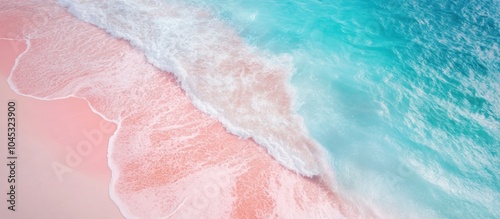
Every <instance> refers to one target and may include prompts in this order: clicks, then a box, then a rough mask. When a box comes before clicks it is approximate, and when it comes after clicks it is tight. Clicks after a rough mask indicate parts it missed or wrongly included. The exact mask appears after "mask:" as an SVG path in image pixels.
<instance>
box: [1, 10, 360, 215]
mask: <svg viewBox="0 0 500 219" xmlns="http://www.w3.org/2000/svg"><path fill="white" fill-rule="evenodd" d="M1 4H8V3H1ZM47 8H48V9H50V11H51V12H52V13H54V14H55V16H53V17H52V18H51V19H48V20H47V22H46V23H45V26H44V28H43V29H41V28H40V29H35V30H34V31H32V32H33V34H32V35H30V36H32V37H31V38H32V39H31V40H30V41H29V43H30V45H31V47H30V48H29V50H28V51H27V52H26V53H25V54H24V55H23V57H22V58H21V59H20V62H19V65H18V66H17V69H16V71H15V72H14V73H13V74H12V75H11V78H10V81H11V85H12V86H13V87H14V88H15V89H16V90H17V92H19V93H22V94H25V95H30V96H33V97H35V98H41V99H58V98H64V97H68V96H75V97H79V98H84V99H86V100H87V101H88V102H89V103H90V105H91V106H92V107H93V110H94V111H96V112H98V113H99V114H100V115H101V116H103V117H104V118H106V119H107V120H109V121H113V122H115V123H117V124H118V129H117V131H116V132H115V135H114V136H113V137H112V138H111V142H110V145H109V147H110V149H109V151H108V152H109V154H108V157H109V159H110V160H109V165H110V167H111V169H112V171H113V179H112V181H111V189H112V191H111V195H112V198H113V200H114V201H115V203H116V204H117V205H118V206H119V207H120V210H121V211H122V213H123V214H125V215H126V216H128V217H134V218H135V217H137V218H159V217H172V218H200V217H201V218H227V217H230V218H332V217H338V216H340V214H344V216H348V217H356V216H355V215H356V214H357V213H356V212H357V210H356V209H354V208H351V207H350V206H345V205H342V203H341V202H340V201H339V200H338V199H337V198H336V195H335V194H334V193H333V192H332V191H331V189H330V188H329V186H327V185H326V184H324V183H322V182H321V181H318V180H317V179H310V178H305V177H301V176H299V175H298V174H296V173H294V172H292V171H288V170H286V169H285V168H283V167H282V166H281V165H280V164H279V163H278V162H277V161H276V160H274V159H272V157H271V156H269V155H268V154H267V153H266V151H265V150H264V149H263V148H262V147H260V146H259V145H257V144H256V143H255V142H253V141H252V140H242V139H239V138H238V137H237V136H234V135H231V134H229V133H228V132H226V130H225V129H224V128H223V126H222V125H221V123H220V122H218V121H217V120H215V119H213V118H211V117H210V116H208V115H206V114H204V113H201V112H200V111H199V110H197V109H196V108H195V107H194V106H193V105H192V104H191V101H190V99H189V98H188V97H187V96H186V95H185V93H184V92H183V91H182V90H181V89H180V87H179V85H178V84H177V83H176V82H175V79H174V78H173V76H172V75H171V74H168V73H165V72H161V71H159V70H157V69H156V68H154V67H152V66H151V65H150V64H148V63H147V62H146V60H145V59H144V57H143V55H142V54H140V53H139V52H137V51H136V50H134V49H133V48H132V47H130V46H129V44H128V43H127V42H125V41H120V40H116V39H114V38H111V37H110V36H108V35H107V34H106V33H104V32H103V31H102V30H100V29H98V28H96V27H94V26H92V25H89V24H87V23H84V22H81V21H78V20H76V19H75V18H73V17H72V16H71V15H69V14H68V13H66V12H65V11H63V10H62V9H61V8H57V7H56V6H47ZM18 9H19V10H18ZM30 10H33V9H30V8H29V7H23V8H21V7H19V8H16V7H14V10H12V11H10V12H9V13H6V14H3V15H2V14H0V15H1V16H0V23H3V22H6V21H8V20H10V22H16V20H13V19H11V18H9V17H11V16H14V17H15V16H16V15H18V14H24V15H26V16H27V14H30V13H31V12H30ZM18 26H23V25H22V24H14V25H10V26H9V27H13V30H14V29H15V28H17V27H18ZM27 28H28V29H25V30H22V31H23V32H30V30H29V28H36V27H27ZM15 31H19V30H17V29H15V30H14V32H15ZM11 35H12V34H11ZM13 35H16V34H13ZM0 37H3V36H0ZM48 57H50V58H48ZM340 212H342V213H340Z"/></svg>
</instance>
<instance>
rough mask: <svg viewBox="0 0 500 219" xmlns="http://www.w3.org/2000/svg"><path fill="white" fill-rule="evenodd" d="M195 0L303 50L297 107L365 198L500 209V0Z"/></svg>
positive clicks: (266, 43) (397, 207) (480, 212)
mask: <svg viewBox="0 0 500 219" xmlns="http://www.w3.org/2000/svg"><path fill="white" fill-rule="evenodd" d="M193 2H196V3H197V4H203V5H205V6H206V7H208V8H210V9H211V10H213V11H214V13H215V14H216V15H217V16H218V17H220V18H223V19H225V20H226V21H228V22H229V23H230V24H231V25H232V26H233V27H234V28H236V29H237V30H238V31H239V32H240V34H241V35H242V36H243V37H244V38H245V39H246V40H247V41H248V43H250V44H252V45H255V46H256V47H259V48H261V49H264V50H267V51H269V52H272V53H275V54H289V55H291V56H292V57H293V58H294V64H295V67H296V69H297V71H296V72H295V74H294V76H293V79H292V84H293V85H294V87H295V88H296V89H297V92H298V93H297V95H298V96H297V99H298V106H297V107H298V112H299V113H300V114H301V115H302V116H303V117H304V118H305V121H306V124H307V127H308V129H309V131H310V133H311V135H312V136H313V137H314V138H315V139H317V140H318V141H319V142H320V143H321V144H322V145H323V146H324V147H325V148H327V149H328V151H329V152H331V155H332V157H333V160H334V161H333V164H332V165H333V167H334V169H335V170H336V176H337V178H338V183H339V188H340V189H341V190H342V191H343V192H345V194H348V195H352V197H356V198H353V199H355V201H356V202H359V203H360V205H362V204H363V205H375V206H377V207H379V208H382V209H389V211H393V212H399V213H396V214H397V215H396V216H397V217H411V218H500V210H499V209H498V206H500V201H499V200H500V183H499V174H500V169H499V168H500V159H499V157H498V153H499V151H500V60H499V59H500V48H499V46H500V45H499V44H500V5H499V3H498V2H496V1H493V0H472V1H465V0H458V1H430V0H420V1H400V0H369V1H361V0H350V1H344V0H341V1H326V0H323V1H321V0H311V1H305V0H293V1H292V0H256V1H243V0H239V1H238V0H205V1H201V0H193ZM391 209H392V210H391Z"/></svg>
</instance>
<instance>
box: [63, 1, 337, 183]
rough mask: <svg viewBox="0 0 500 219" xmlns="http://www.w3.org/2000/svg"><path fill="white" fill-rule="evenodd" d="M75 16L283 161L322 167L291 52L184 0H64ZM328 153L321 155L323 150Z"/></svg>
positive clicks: (305, 171) (310, 169) (314, 170)
mask: <svg viewBox="0 0 500 219" xmlns="http://www.w3.org/2000/svg"><path fill="white" fill-rule="evenodd" d="M59 3H60V4H61V5H62V6H65V7H67V8H68V10H69V12H70V13H72V14H73V15H75V16H76V17H77V18H79V19H81V20H84V21H86V22H89V23H92V24H94V25H96V26H98V27H100V28H103V29H105V30H106V31H107V32H108V33H110V34H111V35H113V36H114V37H118V38H123V39H126V40H128V41H130V42H131V44H132V45H134V46H135V47H136V48H138V49H140V50H141V51H143V52H144V53H145V54H146V57H147V59H148V61H149V62H150V63H152V64H153V65H155V66H156V67H158V68H160V69H162V70H164V71H168V72H171V73H173V74H174V75H175V76H176V78H177V80H178V81H179V82H180V84H181V86H182V88H183V89H184V90H185V91H186V93H187V94H188V95H189V97H190V98H191V99H192V102H193V104H194V105H195V106H196V107H197V108H198V109H200V110H202V111H203V112H206V113H208V114H210V115H212V116H213V117H215V118H217V119H218V120H219V121H220V122H222V123H223V124H224V126H225V127H226V129H227V130H228V131H229V132H231V133H233V134H236V135H238V136H240V137H242V138H253V139H254V140H255V141H256V142H257V143H259V144H260V145H262V146H264V147H265V148H266V149H267V150H268V152H269V153H270V154H271V155H272V156H273V157H274V158H275V159H277V160H278V161H280V162H281V163H282V164H283V165H284V166H285V167H287V168H289V169H292V170H294V171H296V172H298V173H300V174H302V175H305V176H314V175H318V174H320V173H321V172H322V169H324V168H326V166H327V165H325V164H324V163H321V164H318V160H320V157H321V156H324V155H321V154H322V153H320V152H319V150H321V149H320V148H319V147H318V144H317V143H315V141H313V140H311V139H309V137H308V134H307V131H306V129H305V128H304V125H303V121H302V119H301V118H300V117H299V116H298V115H296V114H295V113H294V110H293V101H292V99H293V91H292V89H291V88H290V86H289V85H288V80H289V77H290V75H291V74H292V72H293V68H292V66H291V64H290V63H291V61H290V58H289V57H286V56H281V57H275V56H271V55H267V54H265V53H263V52H258V51H256V49H255V48H253V47H251V46H249V45H247V44H245V42H243V41H242V40H241V38H240V37H239V36H238V35H237V33H236V32H235V31H233V30H232V29H231V28H230V27H228V26H227V25H226V24H225V23H224V22H223V21H221V20H219V19H217V18H214V17H213V16H211V14H210V13H209V12H208V11H206V10H204V9H203V8H199V7H195V6H192V5H188V4H185V3H181V2H179V1H153V0H144V1H129V0H110V1H88V0H59ZM321 159H322V158H321Z"/></svg>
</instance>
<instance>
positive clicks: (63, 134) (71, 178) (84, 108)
mask: <svg viewBox="0 0 500 219" xmlns="http://www.w3.org/2000/svg"><path fill="white" fill-rule="evenodd" d="M25 47H26V46H25V44H24V42H23V41H19V42H13V41H9V40H0V94H1V95H0V103H1V104H2V106H0V113H1V114H2V115H1V116H0V117H1V118H3V119H5V116H6V115H5V114H6V106H7V101H8V100H15V101H16V103H17V109H16V112H17V127H18V129H17V134H18V135H17V150H16V152H17V153H18V156H19V158H18V160H17V164H18V165H17V173H18V174H17V177H16V178H17V179H16V180H17V181H16V182H17V185H16V186H17V193H18V196H17V197H16V199H17V204H16V211H15V212H11V211H10V210H7V204H8V203H7V202H6V201H3V200H4V199H5V198H7V196H6V195H5V194H3V193H4V192H3V191H7V190H6V189H7V184H6V181H5V179H6V177H7V176H6V172H5V171H6V168H5V165H4V163H6V162H7V160H6V158H5V153H4V152H5V151H6V150H3V148H2V153H0V155H1V157H0V161H1V163H2V166H1V168H0V177H1V178H2V180H1V183H0V187H1V188H0V190H1V191H2V195H1V200H2V205H1V206H0V218H12V219H16V218H20V219H21V218H82V219H84V218H123V216H122V215H121V214H120V212H119V210H118V208H117V207H116V205H115V204H114V203H113V202H112V201H111V199H110V198H109V196H108V187H109V180H110V178H111V172H110V170H109V168H108V167H107V160H106V150H107V139H109V136H110V135H111V134H112V133H111V132H109V131H110V129H107V131H108V132H107V133H104V132H103V140H102V142H101V143H100V144H97V145H95V147H93V150H92V153H91V154H89V155H88V156H87V157H85V159H84V160H82V162H81V164H80V165H78V166H75V167H72V168H71V169H72V170H73V171H72V172H71V173H66V174H64V175H63V180H62V182H61V181H60V180H59V178H58V177H57V175H56V173H55V172H54V170H53V168H52V164H53V163H54V162H60V163H61V164H65V157H66V155H67V151H66V150H65V148H66V147H67V146H70V147H75V146H76V145H75V144H74V143H75V142H80V141H82V140H85V137H84V136H82V134H81V131H83V130H87V129H88V130H93V129H95V128H96V127H99V124H100V123H108V122H106V121H105V120H103V119H102V118H100V117H99V116H97V115H95V113H93V112H92V111H91V110H90V108H89V107H88V105H87V103H86V102H85V101H83V100H80V99H75V98H71V99H65V100H56V101H41V100H36V99H33V98H29V97H24V96H20V95H18V94H16V93H14V92H12V91H11V90H10V89H9V87H8V85H7V83H6V79H7V76H8V74H9V73H10V70H11V68H12V66H13V65H14V60H15V58H16V57H17V56H18V55H19V53H21V52H22V51H23V50H24V49H25ZM108 124H109V123H108ZM1 125H2V128H1V129H2V132H1V133H2V136H5V131H4V130H5V127H6V126H5V123H3V124H1ZM112 128H113V127H111V129H112ZM111 131H112V130H111ZM89 209H92V210H89Z"/></svg>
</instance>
